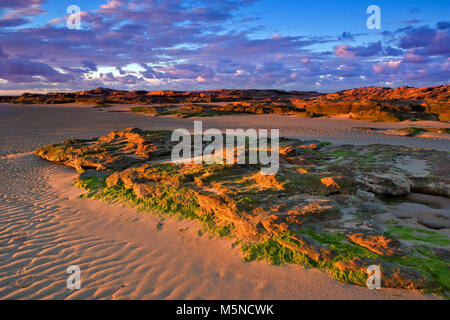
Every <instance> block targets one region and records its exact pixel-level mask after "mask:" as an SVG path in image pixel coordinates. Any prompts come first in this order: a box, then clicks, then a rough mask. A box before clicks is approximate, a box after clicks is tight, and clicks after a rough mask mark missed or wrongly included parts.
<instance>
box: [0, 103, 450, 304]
mask: <svg viewBox="0 0 450 320" xmlns="http://www.w3.org/2000/svg"><path fill="white" fill-rule="evenodd" d="M121 108H123V107H121ZM115 109H117V108H115ZM110 110H114V109H110ZM107 111H108V109H104V110H103V111H99V110H98V109H94V108H89V107H85V106H71V105H69V106H9V105H1V104H0V181H1V182H2V183H1V184H0V298H3V299H5V298H11V299H15V298H33V299H70V298H74V299H80V298H83V299H84V298H86V299H102V298H104V299H164V298H167V299H424V298H434V297H430V296H424V295H422V294H420V293H418V292H411V291H404V290H391V289H381V290H368V289H366V288H363V287H357V286H353V285H343V284H340V283H338V282H336V281H334V280H333V279H332V278H331V277H330V276H329V275H327V274H326V273H324V272H321V271H319V270H315V269H305V268H303V267H302V266H293V265H288V266H286V265H284V266H271V265H269V264H267V263H265V262H252V263H244V262H243V261H242V259H241V257H240V253H239V249H238V248H232V243H233V241H232V240H229V239H219V238H216V237H212V238H211V239H210V236H209V235H208V234H205V235H203V236H201V237H200V236H199V235H198V234H197V231H198V230H199V229H200V224H199V223H197V222H195V221H178V220H176V219H174V218H166V219H165V220H162V219H161V218H159V217H157V216H152V215H150V214H145V213H137V212H135V210H133V209H130V208H122V207H121V206H117V205H107V204H105V203H102V202H100V201H95V200H88V199H80V198H78V197H77V196H78V195H79V194H80V193H81V191H80V190H79V189H77V188H75V187H74V186H72V184H71V183H72V181H73V178H74V177H75V176H76V173H75V171H74V170H72V169H70V168H67V167H64V166H62V165H58V164H53V163H49V162H46V161H44V160H41V159H38V158H37V157H35V156H33V155H32V151H33V150H34V149H35V148H37V147H39V146H42V145H46V144H49V143H54V142H59V141H62V140H65V139H68V138H88V137H93V136H99V135H103V134H106V133H109V132H110V131H111V130H119V129H122V128H125V127H130V126H137V127H140V128H143V129H175V128H179V127H186V128H191V126H192V121H193V120H194V119H177V118H173V117H161V118H154V117H148V116H143V115H137V114H131V113H121V112H107ZM200 120H203V121H204V126H205V128H206V127H217V128H220V129H224V128H249V127H254V128H265V127H272V128H277V126H278V127H279V128H280V129H281V130H280V131H281V134H282V135H287V136H296V137H306V136H307V137H314V138H317V139H319V140H324V141H333V142H336V143H358V144H362V143H367V142H370V143H392V144H402V145H409V146H416V147H432V148H436V149H440V150H447V151H449V150H448V149H449V148H450V146H449V143H448V142H449V141H448V140H447V139H444V138H439V139H419V138H406V137H386V136H385V135H381V134H380V135H378V134H374V133H368V132H365V131H363V130H356V129H352V127H361V126H364V124H366V125H367V126H371V127H374V126H375V125H374V124H372V123H364V122H360V121H352V120H333V119H313V120H311V119H303V118H294V117H286V116H255V115H251V116H226V117H215V118H200ZM376 125H377V126H385V125H387V124H376ZM395 125H397V126H398V125H399V124H395ZM404 125H405V126H408V125H407V124H404ZM436 125H438V126H442V124H436V123H428V126H436ZM416 126H418V125H416ZM388 127H392V124H389V125H388ZM159 223H162V225H163V227H162V229H161V230H158V229H157V228H156V226H157V224H159ZM185 228H187V230H186V231H180V230H184V229H185ZM73 264H75V265H79V266H80V268H81V277H82V288H81V290H76V291H71V290H69V289H67V288H66V279H67V277H68V274H67V273H66V268H67V267H68V266H69V265H73Z"/></svg>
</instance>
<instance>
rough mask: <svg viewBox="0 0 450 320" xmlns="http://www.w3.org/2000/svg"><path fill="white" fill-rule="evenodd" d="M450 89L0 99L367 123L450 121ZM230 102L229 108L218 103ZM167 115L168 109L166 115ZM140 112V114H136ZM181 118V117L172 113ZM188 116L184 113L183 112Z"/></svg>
mask: <svg viewBox="0 0 450 320" xmlns="http://www.w3.org/2000/svg"><path fill="white" fill-rule="evenodd" d="M449 89H450V85H441V86H435V87H427V88H411V87H400V88H394V89H392V88H387V87H366V88H357V89H350V90H344V91H338V92H336V93H330V94H321V93H318V92H315V91H283V90H230V89H227V90H225V89H223V90H207V91H173V90H167V91H161V90H159V91H150V92H148V91H143V90H140V91H125V90H112V89H108V88H96V89H93V90H89V91H80V92H72V93H56V92H50V93H48V94H31V93H24V94H22V95H21V96H18V97H0V102H10V103H25V104H54V103H83V104H93V105H106V104H113V103H126V104H138V105H150V104H151V105H152V107H154V105H155V104H164V105H165V107H167V104H190V103H191V104H195V103H201V104H211V105H210V107H211V108H214V109H212V110H211V108H208V107H206V108H205V110H204V111H205V112H207V113H210V114H214V115H220V114H223V113H225V114H226V113H241V112H244V113H254V114H267V113H277V114H296V115H299V116H303V117H320V116H332V115H339V114H349V115H350V117H351V118H354V119H360V120H369V121H401V120H407V119H408V120H438V121H439V120H440V121H450V101H449V97H450V91H449ZM219 102H220V103H223V102H229V104H226V105H223V104H221V105H217V103H219ZM165 111H167V110H165ZM137 112H139V111H137ZM174 113H178V112H174ZM180 114H181V116H185V112H181V113H180Z"/></svg>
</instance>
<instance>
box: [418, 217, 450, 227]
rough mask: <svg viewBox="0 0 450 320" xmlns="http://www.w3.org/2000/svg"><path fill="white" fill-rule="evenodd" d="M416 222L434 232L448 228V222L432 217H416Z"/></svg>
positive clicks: (449, 221) (449, 222) (449, 224)
mask: <svg viewBox="0 0 450 320" xmlns="http://www.w3.org/2000/svg"><path fill="white" fill-rule="evenodd" d="M417 222H418V223H420V224H421V225H423V226H425V227H428V228H430V229H434V230H440V229H445V228H450V220H448V219H443V218H438V217H434V216H425V217H418V218H417Z"/></svg>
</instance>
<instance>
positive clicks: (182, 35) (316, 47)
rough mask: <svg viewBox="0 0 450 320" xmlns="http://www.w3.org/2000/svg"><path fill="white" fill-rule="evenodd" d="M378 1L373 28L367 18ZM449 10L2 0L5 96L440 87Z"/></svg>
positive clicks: (245, 1) (352, 4) (210, 0)
mask: <svg viewBox="0 0 450 320" xmlns="http://www.w3.org/2000/svg"><path fill="white" fill-rule="evenodd" d="M373 4H375V5H378V6H379V7H380V9H381V29H380V30H376V29H375V30H369V29H368V28H367V26H366V20H367V18H368V17H369V14H367V13H366V9H367V7H368V6H369V5H373ZM69 5H78V6H79V7H80V9H81V11H82V13H81V29H80V30H70V29H68V28H67V27H66V19H67V17H68V14H67V13H66V9H67V7H68V6H69ZM449 13H450V1H426V2H424V1H415V0H414V1H399V0H390V1H355V0H353V1H351V0H343V1H331V0H327V1H312V0H295V1H294V0H289V1H286V0H285V1H273V0H259V1H258V0H227V1H225V0H221V1H219V0H189V1H180V0H148V1H142V0H130V1H126V0H109V1H107V0H104V1H100V0H90V1H86V0H82V1H79V0H77V1H74V0H60V1H55V0H49V1H45V0H0V94H14V93H18V92H23V91H32V92H45V91H73V90H84V89H89V88H92V87H96V86H106V87H111V88H120V89H127V90H136V89H145V90H159V89H177V90H197V89H217V88H280V89H285V90H317V91H322V92H330V91H336V90H341V89H347V88H352V87H360V86H372V85H376V86H393V87H397V86H403V85H409V86H431V85H439V84H445V83H448V82H449V74H450V72H449V71H450V44H449V43H450V40H449V39H450V35H449V34H450V22H449Z"/></svg>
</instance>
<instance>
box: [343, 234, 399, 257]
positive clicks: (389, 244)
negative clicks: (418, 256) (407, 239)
mask: <svg viewBox="0 0 450 320" xmlns="http://www.w3.org/2000/svg"><path fill="white" fill-rule="evenodd" d="M345 236H346V237H347V238H349V239H350V240H352V241H353V242H354V243H356V244H359V245H360V246H362V247H364V248H367V249H369V250H370V251H373V252H375V253H378V254H381V255H383V256H388V257H392V256H398V255H403V254H404V251H403V250H402V249H401V248H400V242H399V241H397V240H392V239H389V238H386V237H385V236H383V235H370V234H365V233H353V234H346V235H345Z"/></svg>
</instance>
